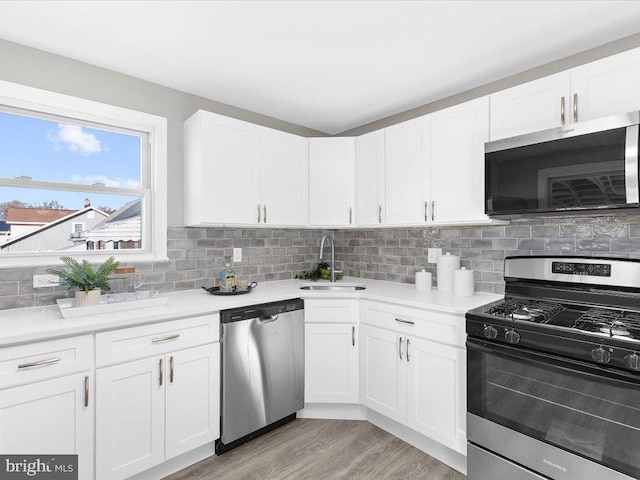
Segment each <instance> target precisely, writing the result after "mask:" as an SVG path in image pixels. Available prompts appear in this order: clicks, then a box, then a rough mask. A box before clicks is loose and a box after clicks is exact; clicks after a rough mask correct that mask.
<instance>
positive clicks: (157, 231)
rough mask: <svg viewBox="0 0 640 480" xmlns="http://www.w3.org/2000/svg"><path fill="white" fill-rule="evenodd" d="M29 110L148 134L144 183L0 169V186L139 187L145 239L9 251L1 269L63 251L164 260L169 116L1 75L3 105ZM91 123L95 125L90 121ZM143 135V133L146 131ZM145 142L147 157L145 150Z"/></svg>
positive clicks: (93, 257) (45, 261) (0, 258)
mask: <svg viewBox="0 0 640 480" xmlns="http://www.w3.org/2000/svg"><path fill="white" fill-rule="evenodd" d="M4 107H7V110H6V111H7V112H8V113H11V109H17V110H22V111H24V110H27V111H30V112H32V113H33V115H34V116H35V117H39V118H43V116H46V115H53V116H55V117H65V118H68V119H69V121H70V122H71V123H73V122H76V123H75V124H78V125H84V123H83V122H86V123H89V124H95V125H96V126H104V127H107V128H108V127H111V128H113V129H114V130H117V129H125V130H133V131H137V132H141V133H143V134H145V135H146V138H147V140H148V144H147V145H144V142H142V145H141V146H142V155H141V187H144V188H140V189H122V188H115V187H106V186H101V185H82V184H77V185H75V184H71V183H68V184H67V183H56V182H48V181H39V180H28V179H21V178H17V179H12V178H4V177H2V176H1V175H0V186H3V187H21V188H24V187H27V188H42V189H52V190H55V189H58V190H66V191H80V192H90V193H93V192H95V193H110V194H120V195H131V194H132V193H134V192H135V193H136V194H137V195H140V198H141V200H142V232H141V233H142V239H143V243H142V245H141V248H140V249H135V250H133V249H132V250H127V249H125V250H107V251H106V252H107V253H104V252H105V250H95V251H90V250H87V251H82V252H63V251H61V252H59V253H57V252H55V251H48V252H6V253H3V254H1V255H0V269H1V268H8V267H27V266H40V265H54V264H58V263H60V256H61V255H72V256H73V257H74V258H76V259H78V260H83V259H86V260H88V261H90V262H95V263H98V262H103V261H105V260H106V259H107V258H109V257H110V256H112V255H113V256H115V258H116V260H117V261H119V262H123V263H127V262H152V261H166V260H168V258H167V119H166V118H164V117H161V116H158V115H153V114H149V113H144V112H139V111H136V110H131V109H128V108H123V107H118V106H115V105H109V104H105V103H101V102H96V101H93V100H87V99H84V98H79V97H73V96H70V95H65V94H61V93H57V92H52V91H49V90H42V89H39V88H33V87H28V86H25V85H19V84H16V83H11V82H6V81H2V80H0V108H3V109H4ZM86 126H88V127H92V125H86ZM142 138H144V137H142ZM145 147H146V160H145V158H144V157H145V155H144V151H145Z"/></svg>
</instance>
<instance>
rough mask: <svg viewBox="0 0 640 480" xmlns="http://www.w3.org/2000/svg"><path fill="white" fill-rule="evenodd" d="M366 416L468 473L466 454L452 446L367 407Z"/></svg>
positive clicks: (458, 469)
mask: <svg viewBox="0 0 640 480" xmlns="http://www.w3.org/2000/svg"><path fill="white" fill-rule="evenodd" d="M366 418H367V420H368V421H369V422H370V423H372V424H374V425H375V426H376V427H380V428H381V429H382V430H384V431H386V432H389V433H390V434H391V435H394V436H396V437H398V438H399V439H400V440H403V441H405V442H407V443H408V444H409V445H413V446H414V447H416V448H417V449H418V450H422V451H423V452H425V453H427V454H429V455H431V456H432V457H434V458H437V459H438V460H440V461H441V462H442V463H444V464H446V465H449V466H450V467H451V468H453V469H455V470H457V471H459V472H460V473H463V474H464V475H466V474H467V457H466V456H465V455H463V454H461V453H459V452H456V451H454V450H451V449H450V448H448V447H445V446H444V445H442V444H440V443H438V442H436V441H434V440H431V439H430V438H428V437H425V436H424V435H421V434H419V433H418V432H416V431H415V430H412V429H410V428H407V427H406V426H404V425H402V424H400V423H398V422H396V421H395V420H391V419H390V418H388V417H385V416H384V415H380V414H379V413H377V412H374V411H373V410H370V409H367V417H366Z"/></svg>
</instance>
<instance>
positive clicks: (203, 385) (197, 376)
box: [165, 343, 220, 460]
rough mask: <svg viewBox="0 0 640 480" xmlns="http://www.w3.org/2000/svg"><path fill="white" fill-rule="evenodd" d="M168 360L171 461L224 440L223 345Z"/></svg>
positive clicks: (168, 428) (180, 353) (167, 408)
mask: <svg viewBox="0 0 640 480" xmlns="http://www.w3.org/2000/svg"><path fill="white" fill-rule="evenodd" d="M165 358H166V359H167V368H168V370H167V376H166V377H165V379H166V422H167V423H166V459H167V460H168V459H169V458H173V457H175V456H177V455H180V454H181V453H185V452H188V451H189V450H193V449H194V448H196V447H199V446H201V445H204V444H205V443H207V442H213V441H214V440H215V439H216V438H219V437H220V344H219V343H214V344H212V345H203V346H202V347H196V348H191V349H189V350H183V351H180V352H177V353H171V354H169V355H167V356H166V357H165Z"/></svg>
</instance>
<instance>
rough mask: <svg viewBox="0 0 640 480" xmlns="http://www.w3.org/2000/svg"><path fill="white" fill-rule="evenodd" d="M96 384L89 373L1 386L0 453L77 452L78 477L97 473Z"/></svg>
mask: <svg viewBox="0 0 640 480" xmlns="http://www.w3.org/2000/svg"><path fill="white" fill-rule="evenodd" d="M87 378H88V380H86V379H87ZM85 382H89V383H87V384H86V387H87V388H89V391H88V393H89V396H88V397H87V398H86V400H88V402H85ZM92 383H93V379H92V378H91V376H90V375H89V374H88V373H87V374H79V375H71V376H68V377H62V378H56V379H53V380H46V381H41V382H38V383H32V384H29V385H24V386H21V387H15V388H10V389H7V390H3V391H0V452H2V453H3V454H33V455H38V454H41V455H47V454H54V455H55V454H77V455H78V462H79V465H78V470H79V474H78V475H79V476H78V478H82V479H91V478H94V475H93V411H94V407H93V406H94V404H95V400H94V397H93V389H92ZM86 403H88V406H85V405H86Z"/></svg>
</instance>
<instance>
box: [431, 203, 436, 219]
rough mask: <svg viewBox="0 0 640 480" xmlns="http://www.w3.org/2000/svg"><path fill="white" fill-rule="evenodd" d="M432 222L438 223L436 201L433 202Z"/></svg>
mask: <svg viewBox="0 0 640 480" xmlns="http://www.w3.org/2000/svg"><path fill="white" fill-rule="evenodd" d="M431 221H432V222H435V221H436V201H435V200H432V201H431Z"/></svg>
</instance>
